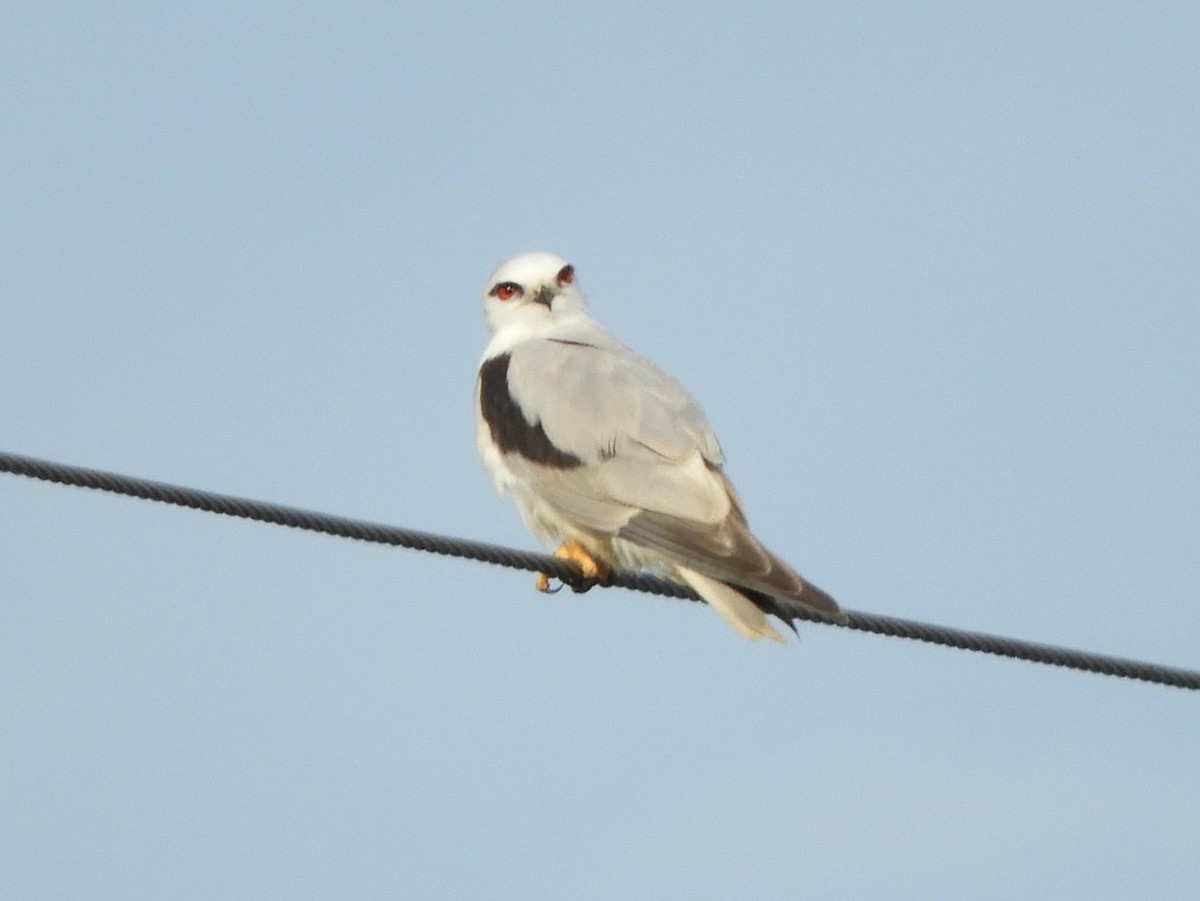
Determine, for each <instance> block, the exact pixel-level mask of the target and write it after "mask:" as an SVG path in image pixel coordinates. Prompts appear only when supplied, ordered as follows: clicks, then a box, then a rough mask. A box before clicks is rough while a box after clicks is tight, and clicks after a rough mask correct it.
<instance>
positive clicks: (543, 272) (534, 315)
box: [483, 251, 587, 332]
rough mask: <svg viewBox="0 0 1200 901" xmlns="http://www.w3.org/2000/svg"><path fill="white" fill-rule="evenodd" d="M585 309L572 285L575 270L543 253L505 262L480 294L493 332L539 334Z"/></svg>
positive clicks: (518, 257)
mask: <svg viewBox="0 0 1200 901" xmlns="http://www.w3.org/2000/svg"><path fill="white" fill-rule="evenodd" d="M586 306H587V301H586V300H585V298H584V296H583V292H581V291H580V290H579V288H578V286H577V285H576V284H575V269H574V267H572V266H571V264H570V263H568V262H567V261H566V260H564V259H563V258H562V257H559V256H555V255H554V254H552V253H546V252H544V251H536V252H534V253H522V254H519V255H518V256H515V257H510V258H509V259H507V260H505V261H504V262H503V263H501V264H500V265H499V266H497V267H496V271H495V272H493V273H492V275H491V278H489V279H488V284H487V288H486V289H485V290H484V292H483V312H484V315H485V316H486V317H487V321H488V325H489V326H490V327H491V329H492V331H493V332H498V331H500V329H502V328H520V329H522V330H528V331H533V332H536V331H542V330H543V329H547V328H550V327H551V326H552V325H553V324H554V323H555V322H557V321H561V320H562V319H564V318H566V317H569V316H572V315H576V314H579V313H582V312H583V311H584V309H585V307H586Z"/></svg>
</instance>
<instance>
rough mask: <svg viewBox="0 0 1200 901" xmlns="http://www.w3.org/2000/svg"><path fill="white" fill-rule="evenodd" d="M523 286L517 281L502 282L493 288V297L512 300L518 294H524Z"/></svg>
mask: <svg viewBox="0 0 1200 901" xmlns="http://www.w3.org/2000/svg"><path fill="white" fill-rule="evenodd" d="M522 293H524V292H522V291H521V286H520V285H518V284H517V283H516V282H501V283H500V284H498V285H496V287H494V288H492V291H491V294H492V297H499V298H500V299H501V300H512V299H513V298H514V297H516V296H517V295H518V294H522Z"/></svg>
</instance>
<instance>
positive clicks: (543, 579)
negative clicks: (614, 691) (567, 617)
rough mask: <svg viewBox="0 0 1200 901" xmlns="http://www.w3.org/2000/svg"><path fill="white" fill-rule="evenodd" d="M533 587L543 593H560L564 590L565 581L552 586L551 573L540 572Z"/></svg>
mask: <svg viewBox="0 0 1200 901" xmlns="http://www.w3.org/2000/svg"><path fill="white" fill-rule="evenodd" d="M533 587H534V588H535V589H537V590H538V591H540V592H541V593H542V594H558V593H559V592H560V591H562V587H563V583H562V582H559V583H558V586H557V587H556V588H551V587H550V575H549V573H538V574H537V578H536V579H534V580H533Z"/></svg>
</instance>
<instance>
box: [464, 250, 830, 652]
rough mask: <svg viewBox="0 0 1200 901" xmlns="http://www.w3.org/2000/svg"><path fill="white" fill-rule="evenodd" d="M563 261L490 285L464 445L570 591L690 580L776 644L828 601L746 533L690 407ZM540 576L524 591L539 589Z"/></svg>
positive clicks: (545, 584)
mask: <svg viewBox="0 0 1200 901" xmlns="http://www.w3.org/2000/svg"><path fill="white" fill-rule="evenodd" d="M587 306H588V305H587V299H586V298H585V296H584V294H583V292H582V291H581V290H580V287H579V284H578V282H577V280H576V277H575V267H574V266H572V265H571V264H570V263H568V262H567V261H566V260H564V259H563V258H561V257H559V256H556V255H555V254H553V253H549V252H545V251H537V252H532V253H522V254H519V255H517V256H514V257H511V258H509V259H507V260H504V261H503V262H502V263H500V264H499V266H497V268H496V269H495V271H494V272H493V273H492V274H491V276H490V277H489V279H488V282H487V286H486V288H485V290H484V293H483V313H484V318H485V319H486V321H487V324H488V327H489V329H490V332H491V338H490V340H489V341H488V343H487V346H486V347H485V349H484V351H483V356H482V358H481V360H480V364H479V371H478V375H477V378H476V382H475V418H476V446H477V450H478V452H479V456H480V458H481V460H482V462H483V466H484V469H485V470H486V471H487V474H488V475H489V476H490V478H491V481H492V484H493V485H494V487H495V488H496V490H497V491H498V492H499V493H500V494H501V495H502V496H503V495H507V496H510V497H511V498H512V499H513V500H514V501H515V503H516V506H517V510H518V512H519V513H520V516H521V519H522V521H523V522H524V524H525V526H526V527H527V528H528V529H529V530H530V531H531V532H532V533H533V534H534V535H535V536H536V537H537V538H538V539H539V540H540V541H541V542H542V543H543V544H545V546H546V547H547V548H548V549H554V556H555V557H558V558H561V559H564V560H568V561H570V562H572V563H573V564H575V566H577V567H578V569H579V571H580V575H581V578H582V584H583V585H584V586H586V587H590V586H591V585H592V584H595V583H597V582H599V583H604V582H605V581H607V580H608V579H610V578H611V576H612V574H613V573H615V572H618V571H627V572H638V571H642V570H645V571H648V572H651V573H654V574H657V575H660V576H662V577H664V578H666V579H669V580H671V581H674V582H677V583H682V584H685V585H688V586H690V587H691V588H692V589H693V590H694V591H695V592H696V593H697V594H698V595H699V596H700V597H701V598H703V599H704V600H705V601H706V602H707V603H708V604H709V606H711V607H712V608H713V609H714V610H716V611H717V613H719V614H720V615H721V616H722V617H723V618H724V619H725V620H726V621H727V622H728V623H729V625H730V626H732V627H733V628H734V629H735V630H737V631H738V632H740V633H741V634H742V635H745V636H746V637H748V638H751V639H755V640H757V639H763V638H768V639H772V640H775V641H779V642H783V641H784V639H783V636H782V635H781V634H780V632H779V630H778V629H776V628H775V626H774V625H772V623H771V621H770V620H768V618H767V616H768V615H772V616H774V617H776V618H778V619H779V620H781V621H782V622H784V623H786V624H787V625H788V626H789V627H790V628H791V629H792V631H793V632H795V631H796V626H795V620H796V619H797V617H798V616H802V615H803V614H804V613H809V614H816V615H817V616H818V617H821V618H824V619H828V620H832V621H835V622H843V623H844V622H845V621H846V615H845V614H844V613H843V611H842V609H841V608H840V607H839V606H838V604H837V602H836V601H835V600H834V599H833V598H832V597H831V596H830V595H828V594H826V593H825V592H824V591H822V590H821V589H819V588H817V587H816V586H815V585H813V584H812V583H810V582H806V581H805V580H804V579H802V578H801V577H800V576H799V575H798V574H797V573H796V571H795V570H793V569H792V568H791V567H790V566H788V565H787V564H786V563H784V562H783V561H782V560H781V559H780V558H779V557H777V556H775V555H774V554H773V553H771V552H770V551H769V550H767V548H765V547H764V546H763V545H762V544H761V543H760V542H759V541H758V539H756V538H755V537H754V535H753V534H751V532H750V529H749V526H748V525H747V523H746V514H745V510H744V508H743V506H742V502H741V500H740V499H739V497H738V495H737V493H736V491H735V490H734V488H733V485H732V484H731V483H730V481H729V479H728V477H727V476H726V475H725V472H724V463H725V459H724V456H723V455H722V452H721V447H720V444H719V443H718V442H717V438H716V436H715V435H714V434H713V430H712V428H711V426H710V425H709V423H708V419H707V418H706V416H705V414H704V411H703V410H702V409H701V407H700V405H699V403H698V402H697V401H696V400H695V399H694V398H693V397H692V395H691V394H689V393H688V392H687V390H686V389H684V387H683V386H682V385H681V384H680V383H679V382H677V381H676V380H675V379H674V378H673V377H672V376H670V375H669V374H667V373H666V372H665V371H664V370H662V369H660V368H659V367H658V366H657V365H655V364H654V363H652V362H651V361H649V360H647V359H645V358H644V357H641V356H639V355H638V354H636V353H635V352H634V351H632V350H630V349H629V348H628V347H626V346H625V345H624V344H623V343H621V341H620V340H618V339H617V338H616V337H615V336H614V335H613V334H612V333H611V332H609V331H608V330H607V329H605V328H604V327H603V326H602V325H600V323H598V322H597V321H596V320H594V319H592V318H591V316H589V315H588V312H587ZM549 585H550V579H549V576H548V575H547V574H546V573H540V574H538V576H537V579H536V582H535V587H537V588H538V589H539V590H541V591H548V590H550V589H549Z"/></svg>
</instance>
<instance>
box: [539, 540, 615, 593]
mask: <svg viewBox="0 0 1200 901" xmlns="http://www.w3.org/2000/svg"><path fill="white" fill-rule="evenodd" d="M554 556H555V557H557V558H558V559H560V560H567V561H569V562H571V563H574V564H575V565H576V566H577V567H578V568H579V574H580V575H581V576H582V577H583V578H582V579H580V580H579V582H578V583H574V582H571V583H568V584H570V585H571V589H572V590H573V591H577V592H584V591H587V590H588V589H589V588H591V587H592V586H593V585H595V584H596V583H597V582H606V581H607V580H608V577H609V576H610V575H611V573H609V571H608V567H607V566H605V565H604V564H603V563H601V562H600V561H599V560H597V559H596V558H595V557H593V556H592V555H591V554H590V553H588V550H587V548H585V547H584V546H583V545H582V544H580V543H579V542H578V541H576V540H574V539H573V538H568V539H567V540H566V541H564V542H563V543H562V544H560V545H559V546H558V550H556V551H555V552H554ZM533 587H534V588H536V589H537V590H538V591H541V592H545V593H549V592H550V576H549V574H548V573H538V574H537V579H536V580H534V583H533Z"/></svg>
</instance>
